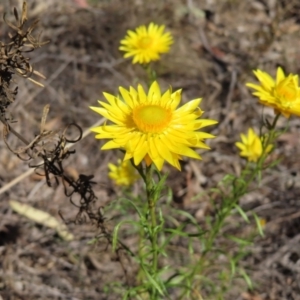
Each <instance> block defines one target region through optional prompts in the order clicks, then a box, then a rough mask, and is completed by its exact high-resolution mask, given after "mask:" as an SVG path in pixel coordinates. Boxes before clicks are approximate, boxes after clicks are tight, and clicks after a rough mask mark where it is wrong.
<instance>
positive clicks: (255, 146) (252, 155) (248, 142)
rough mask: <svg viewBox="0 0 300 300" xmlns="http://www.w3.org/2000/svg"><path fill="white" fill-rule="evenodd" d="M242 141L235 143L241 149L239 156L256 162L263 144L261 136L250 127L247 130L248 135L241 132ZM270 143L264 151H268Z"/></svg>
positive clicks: (261, 151) (260, 154) (261, 152)
mask: <svg viewBox="0 0 300 300" xmlns="http://www.w3.org/2000/svg"><path fill="white" fill-rule="evenodd" d="M241 139H242V142H237V143H235V145H236V146H237V147H238V148H239V149H240V150H241V153H240V156H242V157H246V158H247V159H248V161H253V162H257V161H258V159H259V158H260V157H261V156H262V154H263V145H262V141H261V138H260V137H259V136H258V135H257V134H256V133H255V132H254V130H253V129H252V128H249V130H248V136H245V135H244V134H241ZM272 147H273V146H272V145H268V146H267V149H266V151H265V153H269V152H270V151H271V149H272Z"/></svg>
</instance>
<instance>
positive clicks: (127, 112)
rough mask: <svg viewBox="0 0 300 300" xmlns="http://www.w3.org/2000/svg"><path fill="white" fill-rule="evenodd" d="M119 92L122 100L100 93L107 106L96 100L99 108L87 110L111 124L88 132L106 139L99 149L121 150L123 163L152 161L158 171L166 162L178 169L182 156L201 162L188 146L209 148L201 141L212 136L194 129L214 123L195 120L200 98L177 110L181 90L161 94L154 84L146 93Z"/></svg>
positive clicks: (123, 90)
mask: <svg viewBox="0 0 300 300" xmlns="http://www.w3.org/2000/svg"><path fill="white" fill-rule="evenodd" d="M119 90H120V93H121V95H122V98H123V99H121V98H120V97H119V96H118V97H115V96H113V95H110V94H107V93H104V97H105V98H106V99H107V101H108V102H109V103H105V102H101V101H99V103H100V105H102V107H91V109H93V110H94V111H96V112H97V113H99V114H100V115H102V116H104V117H105V118H107V119H108V120H110V121H112V122H113V123H115V124H114V125H106V124H104V125H103V126H99V127H95V128H93V129H92V131H94V132H96V133H97V135H96V138H97V139H110V141H108V142H107V143H106V144H104V146H103V147H102V149H103V150H107V149H114V148H121V149H124V150H125V152H126V153H125V157H124V160H128V159H131V158H133V160H134V164H135V165H138V164H140V162H141V161H142V160H143V159H144V160H145V161H146V164H147V165H148V166H149V165H150V164H151V163H152V162H154V164H155V165H156V167H157V168H158V169H159V170H161V169H162V166H163V163H164V161H165V160H166V161H167V162H168V163H170V164H171V165H172V166H174V167H176V168H177V169H179V170H180V164H179V160H181V159H182V156H188V157H192V158H196V159H201V157H200V155H199V154H198V153H196V152H195V151H194V150H193V149H191V147H194V148H203V149H209V147H208V146H207V145H205V144H204V140H205V139H208V138H213V137H214V136H213V135H211V134H209V133H205V132H200V131H198V129H201V128H203V127H205V126H209V125H213V124H216V123H217V122H216V121H214V120H207V119H199V117H201V115H202V113H203V111H202V110H201V109H200V108H199V107H198V106H199V104H200V102H201V99H195V100H191V101H190V102H188V103H186V104H185V105H183V106H181V107H180V108H178V109H177V106H178V105H179V103H180V101H181V90H178V91H176V92H174V93H172V91H171V89H169V90H167V91H166V92H165V93H164V94H161V91H160V87H159V85H158V83H157V82H156V81H154V82H153V83H152V85H151V87H150V89H149V92H148V94H146V93H145V91H144V89H143V87H142V86H141V85H138V87H137V90H135V89H134V88H133V87H130V88H129V90H126V89H124V88H123V87H120V88H119Z"/></svg>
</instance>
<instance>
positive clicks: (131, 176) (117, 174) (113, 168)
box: [108, 159, 139, 186]
mask: <svg viewBox="0 0 300 300" xmlns="http://www.w3.org/2000/svg"><path fill="white" fill-rule="evenodd" d="M108 168H109V170H110V172H109V173H108V176H109V178H110V179H112V180H114V182H115V183H116V185H120V186H130V185H132V184H133V183H134V182H135V181H136V180H137V179H138V178H139V176H138V174H137V172H136V170H135V168H134V167H133V166H132V164H131V162H130V160H126V161H121V160H120V159H118V164H117V165H114V164H111V163H109V164H108Z"/></svg>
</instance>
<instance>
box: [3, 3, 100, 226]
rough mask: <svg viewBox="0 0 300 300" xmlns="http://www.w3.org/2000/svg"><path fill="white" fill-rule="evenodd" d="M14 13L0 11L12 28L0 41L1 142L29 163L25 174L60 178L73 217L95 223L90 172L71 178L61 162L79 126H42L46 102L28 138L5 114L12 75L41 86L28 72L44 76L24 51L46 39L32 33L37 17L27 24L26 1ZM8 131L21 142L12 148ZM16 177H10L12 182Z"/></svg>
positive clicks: (11, 93) (12, 91)
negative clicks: (33, 133)
mask: <svg viewBox="0 0 300 300" xmlns="http://www.w3.org/2000/svg"><path fill="white" fill-rule="evenodd" d="M14 16H15V20H16V24H14V23H12V22H10V21H8V20H7V19H6V18H5V15H4V21H5V23H6V24H7V25H8V26H9V28H10V29H11V30H12V33H10V34H9V39H10V40H9V42H7V43H4V42H0V121H1V122H2V123H3V125H4V126H3V140H4V142H5V145H6V146H7V148H8V149H9V150H10V151H11V152H12V153H13V154H15V155H17V156H18V157H19V158H20V159H22V160H26V161H29V167H30V168H31V170H32V171H30V172H27V173H26V176H28V175H29V174H31V173H32V172H33V171H35V172H41V171H42V173H43V175H44V176H45V178H46V182H47V184H48V186H52V184H53V179H54V181H55V183H56V184H59V182H61V183H62V184H63V185H64V191H65V195H66V196H67V197H68V198H69V199H70V201H71V203H72V204H74V205H75V206H77V207H78V209H79V213H78V216H77V217H78V218H77V219H80V218H81V215H82V214H83V213H85V214H87V215H88V216H89V217H90V220H94V221H96V222H98V223H99V222H102V220H103V217H102V216H101V215H99V213H98V212H97V213H93V208H92V207H93V204H94V202H95V200H96V199H97V198H96V196H95V194H94V192H93V189H92V185H93V181H92V178H93V175H83V174H80V175H79V178H78V179H73V178H70V176H69V175H68V174H67V173H66V172H65V170H64V166H63V164H64V161H65V160H66V159H67V158H68V157H69V156H70V155H72V154H74V153H75V150H70V146H68V147H67V144H69V145H70V144H71V145H72V144H75V143H76V142H78V141H79V140H81V138H82V129H81V127H80V126H79V125H77V124H75V123H72V124H68V125H67V126H66V127H65V128H64V129H60V130H54V131H52V130H46V129H45V123H46V119H47V115H48V112H49V109H50V107H49V105H46V106H45V108H44V111H43V114H42V118H41V125H40V130H39V134H38V135H36V136H35V137H34V138H33V139H32V140H31V141H28V140H27V139H25V138H24V137H23V136H22V135H21V134H19V133H18V132H17V131H15V130H14V129H13V128H12V126H11V124H10V117H7V115H6V113H7V109H8V107H9V106H10V104H12V103H13V102H14V101H15V99H16V96H17V92H18V89H17V88H14V89H12V88H11V83H12V82H13V77H14V75H18V76H22V77H24V78H26V79H29V80H31V81H32V82H33V83H35V84H37V85H39V86H43V84H41V83H40V82H38V81H36V80H34V79H32V78H31V76H33V75H36V76H38V77H40V78H45V77H44V76H43V75H42V74H40V73H39V72H38V71H36V70H34V69H33V67H32V65H31V64H30V59H29V58H28V57H27V52H32V51H34V50H35V49H36V48H39V47H42V46H43V45H45V44H46V43H47V42H43V41H40V36H41V34H38V36H37V37H35V36H34V35H33V31H34V30H35V29H36V27H37V24H38V22H39V20H35V21H33V22H32V23H31V24H29V25H28V19H27V4H26V2H24V3H23V7H22V13H21V16H19V14H18V11H17V10H16V9H15V8H14ZM70 130H73V131H74V130H75V131H77V132H78V133H77V134H76V137H75V138H70V137H69V131H70ZM9 134H13V135H14V136H15V137H16V138H17V139H19V140H20V141H21V142H23V143H24V144H25V146H22V147H19V148H17V149H12V148H11V146H10V145H9V143H8V140H7V137H8V135H9ZM38 160H40V161H38ZM24 177H25V176H24V174H22V175H21V176H20V177H19V179H20V178H24ZM17 181H18V180H14V182H17ZM8 186H10V187H11V186H12V184H9V185H7V186H6V188H5V187H4V189H2V191H1V192H3V191H4V190H7V187H8ZM75 194H77V195H79V199H80V201H79V204H78V203H74V201H73V196H74V195H75Z"/></svg>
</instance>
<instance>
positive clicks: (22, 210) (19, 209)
mask: <svg viewBox="0 0 300 300" xmlns="http://www.w3.org/2000/svg"><path fill="white" fill-rule="evenodd" d="M9 205H10V207H11V208H12V209H13V210H14V211H15V212H16V213H18V214H20V215H21V216H24V217H26V218H28V219H30V220H32V221H34V222H36V223H38V224H42V225H44V226H46V227H49V228H53V229H55V230H56V231H57V233H58V235H59V236H60V237H61V238H62V239H63V240H65V241H72V240H73V239H74V236H73V234H72V233H70V232H68V228H67V226H66V225H65V224H64V223H62V222H60V221H58V220H57V219H56V218H55V217H53V216H51V215H50V214H48V213H47V212H44V211H42V210H39V209H36V208H33V207H32V206H30V205H27V204H25V203H20V202H18V201H14V200H10V201H9Z"/></svg>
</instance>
